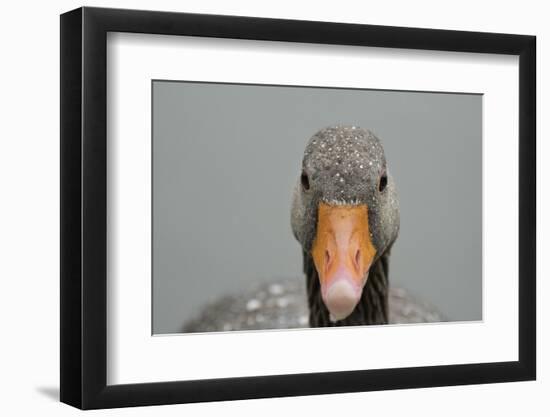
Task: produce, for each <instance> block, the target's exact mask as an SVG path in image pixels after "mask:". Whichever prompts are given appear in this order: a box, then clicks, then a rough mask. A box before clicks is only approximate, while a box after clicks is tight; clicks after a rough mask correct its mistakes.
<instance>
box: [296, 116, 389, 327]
mask: <svg viewBox="0 0 550 417" xmlns="http://www.w3.org/2000/svg"><path fill="white" fill-rule="evenodd" d="M291 225H292V231H293V234H294V236H295V238H296V239H297V240H298V242H299V243H300V245H301V246H302V251H303V260H304V273H305V275H306V286H307V294H308V306H309V324H310V326H312V327H321V326H343V325H364V324H385V323H388V321H389V317H388V285H389V284H388V267H389V258H390V251H391V247H392V245H393V243H394V242H395V240H396V239H397V235H398V233H399V206H398V200H397V191H396V188H395V184H394V181H393V178H392V177H391V175H390V173H389V170H388V166H387V162H386V157H385V155H384V149H383V147H382V144H381V142H380V140H379V139H378V138H377V137H376V136H375V135H374V134H373V133H372V132H371V131H369V130H366V129H361V128H358V127H355V126H334V127H328V128H325V129H322V130H320V131H319V132H317V133H316V134H315V135H313V136H312V137H311V139H310V140H309V141H308V143H307V145H306V148H305V151H304V157H303V160H302V172H301V175H300V177H299V180H298V181H297V183H296V186H295V188H294V192H293V201H292V209H291Z"/></svg>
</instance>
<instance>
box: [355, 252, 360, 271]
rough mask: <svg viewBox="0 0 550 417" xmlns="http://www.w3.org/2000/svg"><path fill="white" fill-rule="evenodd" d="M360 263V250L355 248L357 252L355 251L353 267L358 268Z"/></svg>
mask: <svg viewBox="0 0 550 417" xmlns="http://www.w3.org/2000/svg"><path fill="white" fill-rule="evenodd" d="M360 265H361V251H360V250H359V249H357V252H355V267H356V268H357V269H359V266H360Z"/></svg>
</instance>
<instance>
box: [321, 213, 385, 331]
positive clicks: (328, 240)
mask: <svg viewBox="0 0 550 417" xmlns="http://www.w3.org/2000/svg"><path fill="white" fill-rule="evenodd" d="M375 254H376V249H375V248H374V246H373V244H372V241H371V236H370V231H369V218H368V207H367V205H366V204H362V205H356V206H331V205H329V204H326V203H320V204H319V212H318V220H317V235H316V237H315V240H314V242H313V249H312V255H313V262H314V264H315V268H316V269H317V273H318V274H319V280H320V283H321V295H322V297H323V302H324V303H325V305H326V307H327V308H328V310H329V312H330V315H331V319H332V320H333V321H336V320H342V319H344V318H346V317H347V316H349V315H350V314H351V313H352V311H353V310H354V309H355V306H356V305H357V303H358V302H359V300H360V299H361V293H362V291H363V286H364V285H365V283H366V281H367V276H368V270H369V268H370V266H371V263H372V261H373V259H374V256H375Z"/></svg>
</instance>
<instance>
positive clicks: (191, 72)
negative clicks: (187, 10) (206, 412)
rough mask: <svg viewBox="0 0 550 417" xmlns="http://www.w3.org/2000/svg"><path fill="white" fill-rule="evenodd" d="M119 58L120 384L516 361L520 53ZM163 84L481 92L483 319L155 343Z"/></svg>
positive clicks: (134, 40)
mask: <svg viewBox="0 0 550 417" xmlns="http://www.w3.org/2000/svg"><path fill="white" fill-rule="evenodd" d="M107 51H108V61H107V62H108V69H107V80H108V83H107V85H108V88H107V92H108V99H107V105H108V117H107V121H108V138H107V141H108V216H107V218H108V279H107V294H108V311H107V318H108V339H107V344H108V354H107V363H108V368H107V381H108V384H121V383H142V382H159V381H174V380H193V379H205V378H224V377H239V376H253V375H274V374H291V373H306V372H325V371H344V370H359V369H374V368H390V367H391V368H394V367H410V366H425V365H445V364H459V363H460V364H464V363H480V362H496V361H516V360H518V321H517V319H518V317H517V316H518V296H517V294H518V272H517V271H518V68H519V67H518V63H519V61H518V57H517V56H500V55H489V54H471V53H449V52H428V51H407V50H399V49H385V48H364V47H342V46H328V45H307V44H296V43H284V42H262V41H246V40H222V39H206V38H192V37H175V36H158V35H144V34H121V33H110V34H109V36H108V40H107ZM152 79H172V80H192V81H222V82H236V83H259V84H282V85H307V86H331V87H360V88H376V89H393V90H416V91H418V90H421V91H446V92H453V91H454V92H472V93H483V94H484V97H483V321H482V322H467V323H448V324H437V325H399V326H371V327H350V328H339V329H303V330H286V331H257V332H228V333H211V334H187V335H172V336H154V337H153V336H151V80H152ZM212 117H213V122H215V115H212ZM396 122H397V123H398V121H396Z"/></svg>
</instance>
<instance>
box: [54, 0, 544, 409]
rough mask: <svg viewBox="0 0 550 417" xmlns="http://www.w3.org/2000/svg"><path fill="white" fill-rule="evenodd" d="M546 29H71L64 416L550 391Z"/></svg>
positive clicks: (179, 16) (207, 20)
mask: <svg viewBox="0 0 550 417" xmlns="http://www.w3.org/2000/svg"><path fill="white" fill-rule="evenodd" d="M535 103H536V100H535V37H532V36H526V35H509V34H493V33H474V32H459V31H446V30H431V29H417V28H399V27H385V26H371V25H357V24H342V23H328V22H312V21H292V20H278V19H265V18H252V17H236V16H216V15H198V14H186V13H169V12H152V11H136V10H118V9H100V8H87V7H85V8H80V9H77V10H74V11H71V12H68V13H65V14H63V15H62V16H61V311H60V314H61V401H63V402H65V403H68V404H71V405H73V406H76V407H79V408H83V409H90V408H109V407H123V406H137V405H154V404H171V403H184V402H197V401H215V400H232V399H246V398H261V397H276V396H293V395H311V394H323V393H340V392H352V391H368V390H385V389H399V388H415V387H433V386H442V385H459V384H479V383H493V382H504V381H521V380H531V379H535V375H536V351H535V345H536V343H535V342H536V334H535V328H536V317H535V287H536V285H535V284H536V271H535V250H536V238H535V232H536V224H535V218H536V205H535V201H536V193H535V172H536V166H535V162H536V158H535V152H536V148H535Z"/></svg>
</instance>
